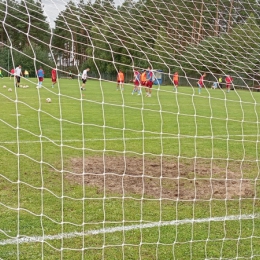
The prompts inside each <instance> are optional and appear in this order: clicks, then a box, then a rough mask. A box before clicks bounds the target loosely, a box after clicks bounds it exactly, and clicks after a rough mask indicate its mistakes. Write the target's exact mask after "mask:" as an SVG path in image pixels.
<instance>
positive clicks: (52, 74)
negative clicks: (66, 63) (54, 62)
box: [51, 68, 57, 88]
mask: <svg viewBox="0 0 260 260" xmlns="http://www.w3.org/2000/svg"><path fill="white" fill-rule="evenodd" d="M51 82H52V85H51V87H52V88H54V85H55V84H56V82H57V71H56V69H55V68H53V69H52V71H51Z"/></svg>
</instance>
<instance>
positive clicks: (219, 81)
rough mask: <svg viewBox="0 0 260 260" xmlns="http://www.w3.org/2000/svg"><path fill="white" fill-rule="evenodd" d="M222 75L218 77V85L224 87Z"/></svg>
mask: <svg viewBox="0 0 260 260" xmlns="http://www.w3.org/2000/svg"><path fill="white" fill-rule="evenodd" d="M222 81H223V80H222V77H221V76H219V78H218V86H219V88H222Z"/></svg>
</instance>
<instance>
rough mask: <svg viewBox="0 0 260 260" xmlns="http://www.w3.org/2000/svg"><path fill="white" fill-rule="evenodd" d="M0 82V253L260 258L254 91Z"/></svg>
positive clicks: (259, 104) (259, 126) (258, 126)
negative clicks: (147, 89) (149, 89)
mask: <svg viewBox="0 0 260 260" xmlns="http://www.w3.org/2000/svg"><path fill="white" fill-rule="evenodd" d="M0 83H1V85H0V107H1V110H0V111H1V112H0V129H1V134H0V158H1V159H0V219H1V221H0V259H8V260H9V259H10V260H11V259H43V258H45V259H146V260H148V259H149V260H151V259H166V260H169V259H260V247H259V245H260V214H259V213H260V211H259V206H260V203H259V199H260V188H259V181H260V179H259V172H260V167H259V152H260V147H259V140H260V123H259V122H260V121H259V114H260V93H258V92H249V91H245V90H237V91H231V92H230V93H226V92H225V90H224V89H223V90H219V89H218V90H212V89H203V90H202V93H201V94H200V95H199V94H198V89H197V88H191V87H179V88H178V93H175V92H173V91H172V86H160V87H158V86H154V87H153V93H152V97H151V98H148V97H145V93H144V92H143V94H142V95H141V96H137V95H136V94H135V95H131V92H132V85H131V84H126V85H125V89H124V92H121V91H116V83H111V82H106V81H99V80H89V81H88V82H87V84H86V91H83V92H81V91H80V88H79V86H80V82H78V81H77V80H69V79H61V80H59V83H58V84H57V85H56V86H55V88H51V80H50V79H45V81H44V86H45V87H44V88H42V89H36V88H35V86H36V84H35V83H36V79H29V80H28V81H26V80H25V79H22V82H21V84H22V85H28V86H29V88H26V89H24V88H16V89H15V88H14V86H13V85H14V83H13V80H9V78H5V79H3V80H0ZM3 85H6V86H7V87H6V88H3V87H2V86H3ZM8 88H12V90H13V91H12V92H9V91H8ZM46 98H51V100H52V102H51V103H47V102H46Z"/></svg>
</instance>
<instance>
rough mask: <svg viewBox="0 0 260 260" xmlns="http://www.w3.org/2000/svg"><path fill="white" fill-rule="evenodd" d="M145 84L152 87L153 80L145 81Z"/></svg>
mask: <svg viewBox="0 0 260 260" xmlns="http://www.w3.org/2000/svg"><path fill="white" fill-rule="evenodd" d="M146 86H147V87H148V88H152V87H153V82H152V81H150V80H149V81H146Z"/></svg>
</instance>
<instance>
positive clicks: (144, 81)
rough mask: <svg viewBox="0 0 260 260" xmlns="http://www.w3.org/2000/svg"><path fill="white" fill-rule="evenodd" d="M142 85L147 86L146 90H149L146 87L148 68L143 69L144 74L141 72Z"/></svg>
mask: <svg viewBox="0 0 260 260" xmlns="http://www.w3.org/2000/svg"><path fill="white" fill-rule="evenodd" d="M141 87H145V91H146V92H147V90H148V89H147V88H146V70H143V72H142V74H141ZM140 92H142V91H141V89H140Z"/></svg>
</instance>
